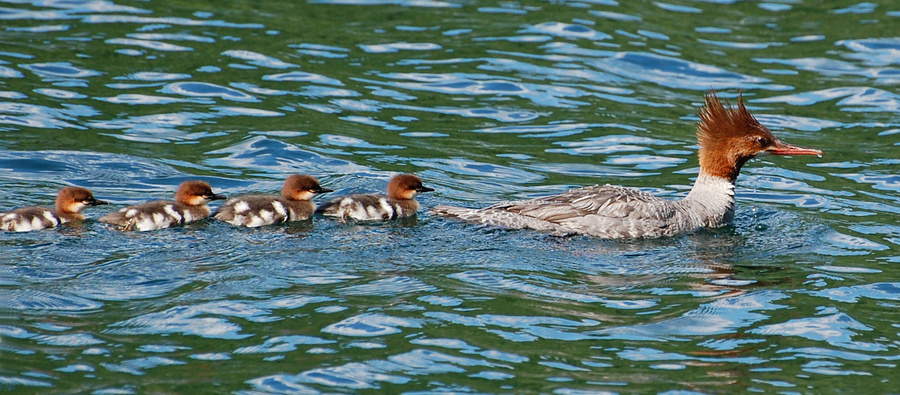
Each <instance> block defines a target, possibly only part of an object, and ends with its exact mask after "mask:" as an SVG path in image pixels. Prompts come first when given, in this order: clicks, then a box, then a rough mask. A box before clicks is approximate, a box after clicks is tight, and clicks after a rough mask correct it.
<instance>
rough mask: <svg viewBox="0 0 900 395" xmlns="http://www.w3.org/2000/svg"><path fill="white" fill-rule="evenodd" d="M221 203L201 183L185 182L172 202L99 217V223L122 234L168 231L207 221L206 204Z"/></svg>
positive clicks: (128, 208)
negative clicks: (172, 228) (168, 229)
mask: <svg viewBox="0 0 900 395" xmlns="http://www.w3.org/2000/svg"><path fill="white" fill-rule="evenodd" d="M219 199H225V196H222V195H216V194H215V193H213V191H212V187H210V186H209V183H207V182H205V181H185V182H182V183H181V185H180V186H179V187H178V191H177V192H176V193H175V200H174V201H171V200H155V201H152V202H147V203H143V204H138V205H136V206H130V207H125V208H123V209H121V210H119V211H116V212H113V213H109V214H106V215H104V216H102V217H100V219H99V221H100V222H105V223H108V224H112V225H116V226H118V227H119V228H121V229H122V230H139V231H148V230H155V229H163V228H169V227H172V226H175V225H182V224H186V223H188V222H192V221H196V220H199V219H203V218H206V217H209V214H210V210H209V206H207V205H206V204H207V203H209V202H210V201H212V200H219Z"/></svg>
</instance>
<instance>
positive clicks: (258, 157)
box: [0, 0, 900, 394]
mask: <svg viewBox="0 0 900 395" xmlns="http://www.w3.org/2000/svg"><path fill="white" fill-rule="evenodd" d="M898 25H900V6H898V5H897V4H896V3H894V2H889V1H881V2H865V3H858V4H847V3H842V2H829V1H826V2H813V1H777V2H733V1H727V0H726V1H710V2H707V1H687V0H682V1H673V2H644V1H627V2H626V1H618V2H617V1H613V0H598V1H584V2H565V1H544V2H541V1H532V0H526V1H521V2H508V1H503V2H458V1H432V0H421V1H404V0H389V1H363V0H359V1H357V0H349V1H344V0H313V1H307V2H298V1H264V2H250V1H246V2H229V1H225V2H221V1H205V0H199V1H191V2H181V1H168V2H162V1H159V2H146V1H115V2H110V1H104V0H94V1H78V0H75V1H0V168H2V171H0V211H2V210H6V209H11V208H13V207H17V206H24V205H36V204H39V205H45V204H51V203H52V201H53V199H54V196H55V194H56V192H57V191H58V190H59V189H60V188H61V187H63V186H67V185H79V186H84V187H88V188H90V189H91V190H93V191H94V194H95V195H96V196H97V197H98V198H100V199H104V200H109V201H110V202H111V203H112V206H104V207H91V208H88V209H87V210H86V214H87V215H88V217H89V220H87V221H84V222H82V223H78V224H73V225H72V226H64V227H62V228H59V229H54V230H48V231H38V232H30V233H22V234H11V233H5V234H0V391H9V390H11V391H13V392H22V393H52V392H57V393H98V394H124V393H160V392H162V393H228V392H231V393H247V394H249V393H303V394H306V393H319V392H325V393H331V392H357V391H378V392H387V393H399V392H423V391H424V392H432V391H434V392H482V393H498V392H502V393H535V392H542V393H560V394H579V393H585V392H610V393H633V392H641V393H661V392H670V391H693V392H698V393H722V392H724V393H732V392H746V391H757V392H772V393H781V392H784V393H821V392H830V391H835V390H847V391H853V392H858V393H884V392H892V391H893V392H896V391H897V389H898V388H900V387H898V385H900V384H898V382H897V381H898V380H897V378H896V377H897V366H896V365H897V363H898V359H900V350H898V348H900V314H898V304H900V281H898V276H900V269H898V267H897V266H896V265H898V264H900V254H898V249H900V173H898V170H897V169H898V168H900V166H898V165H900V159H898V158H900V155H898V154H897V153H898V152H900V151H898V146H900V95H898V86H900V33H898V31H900V30H898V29H897V26H898ZM710 88H714V89H717V90H718V91H719V92H720V94H721V95H722V96H724V97H728V98H731V99H732V100H733V99H734V98H735V97H736V95H737V93H738V91H739V90H743V94H744V98H745V99H746V101H747V103H748V106H749V107H750V109H751V111H752V112H753V113H754V114H756V115H757V117H758V118H759V119H760V121H761V122H762V123H764V124H765V125H767V126H769V127H770V128H771V129H772V130H773V131H774V132H775V134H777V135H779V136H781V137H783V138H784V139H785V140H786V141H789V142H792V143H795V144H798V145H802V146H810V147H816V148H820V149H822V150H824V151H825V156H824V157H822V158H815V157H794V158H765V159H760V160H756V161H754V162H752V163H750V164H748V165H747V166H746V167H745V168H744V171H743V174H742V175H741V177H740V178H739V179H738V192H737V200H738V209H737V214H736V220H735V222H734V224H733V226H729V227H726V228H724V229H718V230H715V231H704V232H700V233H696V234H692V235H687V236H683V237H678V238H674V239H664V240H653V241H632V242H612V241H604V240H597V239H593V238H586V237H573V238H555V237H551V236H548V235H543V234H540V233H534V232H529V231H504V230H497V229H490V228H481V227H477V226H470V225H464V224H460V223H457V222H453V221H448V220H444V219H442V218H438V217H435V216H433V215H431V214H429V213H428V212H427V211H423V212H421V213H420V214H419V216H418V218H414V219H411V220H406V221H395V222H389V223H384V224H348V223H337V222H333V221H328V220H322V219H316V220H315V221H313V222H306V223H297V224H292V225H287V226H273V227H266V228H258V229H250V230H248V229H238V228H233V227H231V226H229V225H226V224H223V223H220V222H212V221H210V222H201V223H198V224H192V225H191V226H187V227H183V228H178V229H168V230H163V231H157V232H146V233H123V232H117V231H114V230H111V229H109V228H107V227H106V226H104V225H102V224H100V223H97V222H96V221H95V219H96V218H97V217H99V216H100V215H102V214H104V213H106V212H108V211H110V210H113V209H115V208H118V207H122V206H124V205H127V204H134V203H138V202H142V201H145V200H149V199H160V198H169V197H171V195H172V193H173V191H174V189H175V188H176V186H177V185H178V184H179V183H180V182H182V181H184V180H188V179H203V180H206V181H209V182H210V183H211V184H212V185H213V188H214V190H215V191H216V192H219V193H223V194H226V195H237V194H241V193H251V192H273V191H277V190H278V189H280V185H281V182H282V180H283V179H284V178H285V177H286V176H287V175H289V174H294V173H307V174H313V175H315V176H317V177H318V178H319V179H320V181H321V182H322V184H323V185H324V186H325V187H328V188H332V189H335V190H336V192H335V194H345V193H351V192H360V191H380V190H383V189H384V188H385V185H386V183H387V180H388V179H389V178H390V176H391V175H393V174H396V173H399V172H413V173H416V174H418V175H420V176H421V177H422V178H423V179H424V180H425V183H426V185H429V186H432V187H434V188H435V189H436V191H435V192H434V193H431V194H425V195H423V196H422V197H421V198H420V203H421V204H422V205H423V207H424V208H426V209H427V208H430V207H433V206H434V205H437V204H455V205H464V206H471V207H477V206H483V205H486V204H489V203H493V202H496V201H500V200H506V199H514V198H525V197H533V196H539V195H543V194H548V193H554V192H561V191H564V190H566V189H567V188H570V187H574V186H578V185H590V184H596V183H607V182H609V183H614V184H625V185H632V186H637V187H641V188H645V189H647V190H648V191H652V192H655V193H659V194H663V195H666V196H670V197H673V198H675V197H679V196H683V195H684V194H685V193H686V191H687V190H688V189H689V188H690V184H691V182H692V180H693V177H694V176H695V175H696V172H697V160H696V155H695V153H696V148H697V147H696V142H695V139H694V136H693V133H694V124H695V122H696V112H697V108H698V106H699V104H700V103H701V102H702V100H703V94H704V92H705V91H707V90H708V89H710ZM217 204H218V202H217V203H216V204H213V206H214V207H215V206H216V205H217Z"/></svg>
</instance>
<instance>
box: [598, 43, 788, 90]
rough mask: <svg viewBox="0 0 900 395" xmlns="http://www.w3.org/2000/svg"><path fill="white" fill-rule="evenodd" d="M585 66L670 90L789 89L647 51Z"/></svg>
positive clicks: (759, 79) (623, 54) (624, 54)
mask: <svg viewBox="0 0 900 395" xmlns="http://www.w3.org/2000/svg"><path fill="white" fill-rule="evenodd" d="M588 64H590V65H592V66H594V67H596V68H598V69H600V70H604V71H607V72H610V73H614V74H616V75H620V76H623V77H627V78H631V79H634V80H638V81H646V82H650V83H654V84H658V85H662V86H665V87H667V88H672V89H686V90H707V89H710V88H712V89H728V88H742V89H751V88H759V89H769V90H787V89H789V87H787V86H782V85H777V84H770V83H769V82H770V80H768V79H766V78H759V77H752V76H748V75H742V74H739V73H735V72H730V71H727V70H725V69H722V68H719V67H716V66H710V65H706V64H702V63H696V62H690V61H686V60H683V59H678V58H673V57H668V56H662V55H657V54H653V53H648V52H620V53H617V54H616V55H615V56H612V57H611V58H608V59H601V60H596V61H593V62H588Z"/></svg>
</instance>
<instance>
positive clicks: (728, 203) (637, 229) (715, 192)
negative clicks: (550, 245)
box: [433, 92, 822, 239]
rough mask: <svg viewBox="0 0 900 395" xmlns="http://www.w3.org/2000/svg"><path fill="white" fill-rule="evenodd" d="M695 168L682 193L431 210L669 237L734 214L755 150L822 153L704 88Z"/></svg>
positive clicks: (597, 193) (599, 189)
mask: <svg viewBox="0 0 900 395" xmlns="http://www.w3.org/2000/svg"><path fill="white" fill-rule="evenodd" d="M697 140H698V142H699V145H700V151H699V152H698V154H699V157H700V174H699V175H698V176H697V180H696V181H695V182H694V186H693V188H692V189H691V191H690V193H688V195H687V196H685V197H684V198H683V199H681V200H677V201H673V200H666V199H662V198H659V197H656V196H653V195H651V194H649V193H647V192H644V191H641V190H638V189H633V188H626V187H620V186H612V185H608V184H607V185H604V186H592V187H584V188H580V189H573V190H570V191H568V192H565V193H562V194H559V195H555V196H547V197H541V198H537V199H531V200H524V201H516V202H505V203H499V204H495V205H493V206H490V207H486V208H482V209H468V208H463V207H453V206H438V207H435V208H434V210H433V211H434V213H436V214H438V215H443V216H447V217H454V218H460V219H462V220H465V221H467V222H471V223H481V224H486V225H493V226H500V227H505V228H513V229H522V228H529V229H536V230H543V231H550V232H553V233H554V234H557V235H571V234H585V235H591V236H596V237H601V238H607V239H625V238H641V237H644V238H653V237H662V236H673V235H677V234H682V233H687V232H691V231H694V230H697V229H700V228H715V227H719V226H723V225H725V224H726V223H728V222H729V221H731V219H732V218H733V217H734V182H735V180H736V179H737V176H738V173H740V171H741V166H743V165H744V163H746V162H747V161H748V160H750V159H753V158H755V157H756V156H761V155H819V156H821V155H822V151H820V150H817V149H810V148H802V147H797V146H793V145H790V144H786V143H784V142H782V141H780V140H778V139H777V138H776V137H775V136H773V135H772V133H771V132H769V129H767V128H766V127H765V126H763V125H762V124H760V123H759V121H757V120H756V118H754V117H753V115H751V114H750V112H749V111H747V108H746V107H744V100H743V97H742V96H738V105H737V108H734V107H732V106H731V105H728V106H727V107H726V106H724V105H722V103H721V102H720V101H719V98H718V97H716V94H715V92H710V93H708V94H707V95H706V106H705V107H704V108H703V109H701V110H700V121H699V122H698V123H697Z"/></svg>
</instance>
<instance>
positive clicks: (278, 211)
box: [215, 174, 332, 228]
mask: <svg viewBox="0 0 900 395" xmlns="http://www.w3.org/2000/svg"><path fill="white" fill-rule="evenodd" d="M326 192H332V190H331V189H325V188H322V187H321V186H319V181H318V180H316V178H315V177H313V176H307V175H297V174H294V175H292V176H290V177H288V178H287V179H286V180H284V185H283V186H282V188H281V196H276V195H259V194H257V195H240V196H236V197H233V198H231V199H228V200H226V201H225V203H224V204H222V207H219V210H218V211H217V212H216V214H215V218H216V219H218V220H220V221H224V222H228V223H230V224H232V225H235V226H246V227H248V228H255V227H257V226H263V225H271V224H276V223H283V222H288V221H303V220H306V219H309V218H310V217H312V215H313V212H314V211H315V209H316V205H315V204H314V203H313V202H312V198H313V197H314V196H316V195H319V194H322V193H326Z"/></svg>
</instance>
